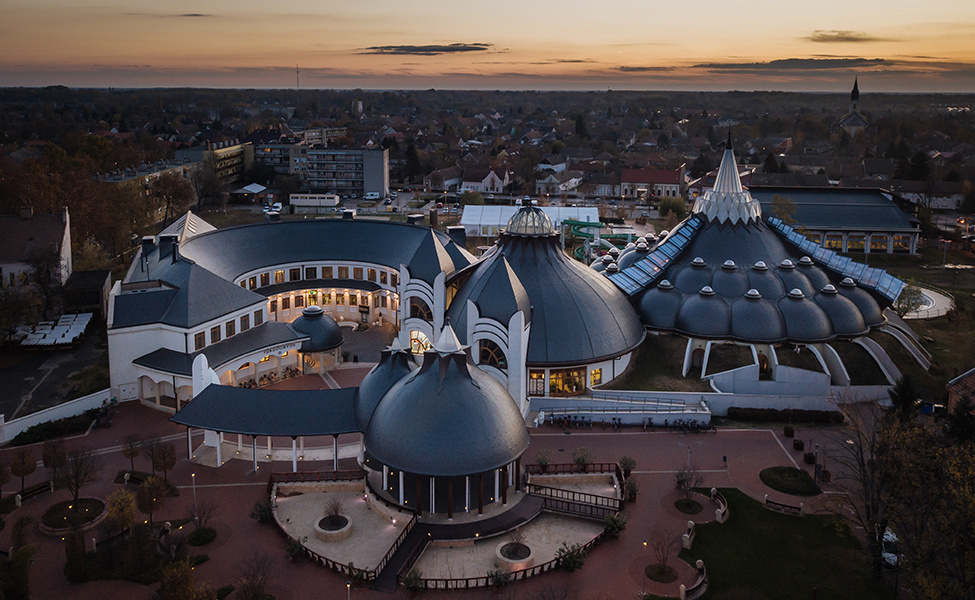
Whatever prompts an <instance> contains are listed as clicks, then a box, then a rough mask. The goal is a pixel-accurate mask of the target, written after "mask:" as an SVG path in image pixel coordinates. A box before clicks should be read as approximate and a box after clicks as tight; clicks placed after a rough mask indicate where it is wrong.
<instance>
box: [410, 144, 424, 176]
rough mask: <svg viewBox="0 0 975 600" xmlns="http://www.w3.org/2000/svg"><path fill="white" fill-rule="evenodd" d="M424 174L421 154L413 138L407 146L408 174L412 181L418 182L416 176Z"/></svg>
mask: <svg viewBox="0 0 975 600" xmlns="http://www.w3.org/2000/svg"><path fill="white" fill-rule="evenodd" d="M422 174H423V166H422V165H421V164H420V155H419V154H418V153H417V151H416V146H414V145H413V140H410V143H409V144H408V145H407V146H406V176H407V177H408V178H409V180H410V183H416V178H417V176H419V175H422Z"/></svg>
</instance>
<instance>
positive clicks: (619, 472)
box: [524, 462, 623, 482]
mask: <svg viewBox="0 0 975 600" xmlns="http://www.w3.org/2000/svg"><path fill="white" fill-rule="evenodd" d="M524 468H525V473H527V474H528V475H562V474H576V475H578V474H582V473H613V474H614V475H616V481H618V482H622V481H623V469H621V468H620V466H619V464H617V463H614V462H612V463H589V464H585V465H580V464H577V463H551V464H547V465H525V467H524Z"/></svg>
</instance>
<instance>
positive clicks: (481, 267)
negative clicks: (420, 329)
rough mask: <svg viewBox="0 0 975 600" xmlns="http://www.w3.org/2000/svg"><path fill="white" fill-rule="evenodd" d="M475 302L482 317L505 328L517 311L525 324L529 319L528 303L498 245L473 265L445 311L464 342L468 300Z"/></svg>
mask: <svg viewBox="0 0 975 600" xmlns="http://www.w3.org/2000/svg"><path fill="white" fill-rule="evenodd" d="M468 300H470V301H472V302H474V304H475V305H476V306H477V310H478V313H479V314H480V316H482V317H487V318H489V319H494V320H495V321H498V322H499V323H501V324H503V325H504V326H507V325H508V321H509V320H510V319H511V317H512V315H514V314H515V313H516V312H518V311H522V312H523V313H524V314H525V322H526V323H527V322H530V321H531V318H532V310H531V300H529V298H528V292H526V291H525V287H524V286H523V285H521V281H519V280H518V277H517V276H516V275H515V273H514V271H513V270H512V268H511V265H509V264H508V261H507V259H506V258H505V257H504V254H502V253H501V252H500V250H499V249H498V247H497V246H495V247H494V248H492V249H491V250H490V251H489V252H488V254H486V255H485V256H484V257H483V258H482V259H481V262H479V263H476V266H475V267H474V268H473V272H472V273H471V274H470V276H469V277H468V278H467V280H466V281H465V282H464V284H463V285H462V286H461V288H460V290H458V292H457V294H456V295H455V296H454V299H453V300H452V301H451V303H450V308H449V309H448V310H447V318H448V319H449V323H450V325H451V327H453V328H454V330H455V331H456V332H457V335H458V336H459V337H460V338H461V339H463V340H468V341H469V340H470V337H469V335H468V334H469V332H468V330H467V301H468Z"/></svg>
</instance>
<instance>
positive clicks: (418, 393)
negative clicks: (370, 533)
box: [365, 351, 529, 476]
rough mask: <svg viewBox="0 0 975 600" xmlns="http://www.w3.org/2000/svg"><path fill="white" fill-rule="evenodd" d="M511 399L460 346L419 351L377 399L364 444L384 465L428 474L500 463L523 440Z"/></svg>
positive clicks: (525, 431)
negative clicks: (442, 351) (407, 372)
mask: <svg viewBox="0 0 975 600" xmlns="http://www.w3.org/2000/svg"><path fill="white" fill-rule="evenodd" d="M528 443H529V437H528V429H527V428H526V427H525V422H524V419H523V418H522V416H521V412H520V411H519V410H518V407H517V405H516V404H515V402H514V400H513V399H512V398H511V396H510V395H509V394H508V391H507V390H506V389H505V388H504V386H503V385H501V384H500V383H499V382H498V381H497V380H496V379H495V378H494V377H492V376H491V375H488V374H487V373H485V372H484V371H481V370H480V369H479V368H478V367H477V366H476V365H474V364H473V362H471V361H470V358H469V356H467V355H466V354H450V355H447V356H440V355H439V354H437V352H436V351H430V352H427V353H426V354H425V355H424V361H423V366H422V367H421V368H420V371H418V372H417V374H416V375H413V376H410V377H406V378H404V379H402V380H400V381H399V382H398V383H397V384H396V385H394V386H393V387H392V389H390V390H389V392H387V393H386V395H385V396H384V397H383V399H382V400H381V401H380V402H379V405H378V406H377V407H376V410H375V411H374V412H373V414H372V418H371V419H370V421H369V428H368V430H367V431H366V437H365V445H366V448H367V449H368V450H369V452H370V453H372V455H373V456H374V457H375V458H376V459H377V460H379V461H380V462H381V463H383V464H384V465H388V466H390V467H393V468H395V469H401V470H403V471H407V472H410V473H418V474H421V475H434V476H454V475H470V474H474V473H482V472H484V471H489V470H491V469H495V468H498V467H500V466H502V465H505V464H507V463H509V462H511V461H513V460H515V459H516V458H518V457H519V456H521V454H522V453H524V451H525V450H526V449H527V448H528Z"/></svg>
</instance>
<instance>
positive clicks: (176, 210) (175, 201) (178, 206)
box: [152, 172, 194, 227]
mask: <svg viewBox="0 0 975 600" xmlns="http://www.w3.org/2000/svg"><path fill="white" fill-rule="evenodd" d="M152 195H153V196H154V197H155V198H156V199H157V200H158V201H159V203H160V204H162V205H163V206H164V207H165V209H166V210H165V214H164V216H163V226H164V227H165V226H166V225H168V224H169V223H170V217H172V218H173V219H175V218H176V215H178V214H180V213H182V212H184V211H185V210H186V209H187V208H188V207H189V205H190V202H192V201H193V196H194V192H193V186H192V185H190V181H189V180H188V179H187V178H185V177H183V176H182V175H177V174H175V173H170V172H165V173H163V174H162V175H160V176H159V177H156V178H155V179H154V180H153V181H152Z"/></svg>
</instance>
